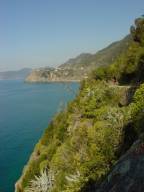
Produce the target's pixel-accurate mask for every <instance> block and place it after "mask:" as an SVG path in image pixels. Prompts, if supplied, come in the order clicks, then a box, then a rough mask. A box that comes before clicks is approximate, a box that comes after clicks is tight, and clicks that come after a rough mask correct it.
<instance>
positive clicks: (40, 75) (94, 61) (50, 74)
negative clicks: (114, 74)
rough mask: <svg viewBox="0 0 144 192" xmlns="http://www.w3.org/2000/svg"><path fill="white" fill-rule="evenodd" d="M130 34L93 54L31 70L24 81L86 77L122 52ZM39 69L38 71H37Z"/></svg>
mask: <svg viewBox="0 0 144 192" xmlns="http://www.w3.org/2000/svg"><path fill="white" fill-rule="evenodd" d="M130 42H131V36H130V35H127V36H126V37H125V38H123V39H122V40H120V41H116V42H114V43H112V44H110V45H109V46H107V47H106V48H104V49H102V50H100V51H98V52H97V53H95V54H91V53H82V54H80V55H78V56H77V57H75V58H70V59H69V60H68V61H66V62H65V63H64V64H62V65H60V66H58V67H57V68H55V69H53V70H49V71H46V70H45V69H43V68H41V69H37V70H33V71H32V73H31V74H30V75H29V76H28V77H27V78H26V82H55V81H66V82H67V81H80V80H82V79H85V78H87V77H88V74H89V73H90V72H91V71H92V70H93V69H95V68H96V67H99V66H102V65H109V64H110V63H111V62H113V61H114V60H115V59H116V58H117V57H118V56H119V55H120V54H121V53H122V52H124V51H125V50H126V49H127V47H128V45H129V43H130ZM38 70H39V72H38Z"/></svg>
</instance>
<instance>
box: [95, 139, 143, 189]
mask: <svg viewBox="0 0 144 192" xmlns="http://www.w3.org/2000/svg"><path fill="white" fill-rule="evenodd" d="M143 191H144V136H142V137H141V138H140V139H139V140H137V141H136V142H135V143H134V144H133V145H132V147H131V148H130V150H128V152H127V153H126V154H125V155H124V156H122V157H121V158H120V160H119V161H118V162H117V164H116V165H115V166H114V168H113V170H112V171H111V173H110V174H109V175H108V177H107V179H106V180H105V181H104V182H103V184H102V185H101V187H100V188H99V189H98V190H96V192H143Z"/></svg>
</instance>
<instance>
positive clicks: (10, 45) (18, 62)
mask: <svg viewBox="0 0 144 192" xmlns="http://www.w3.org/2000/svg"><path fill="white" fill-rule="evenodd" d="M142 14H144V0H0V71H6V70H19V69H21V68H24V67H30V68H38V67H44V66H58V65H60V64H62V63H64V62H65V61H67V60H68V59H69V58H72V57H75V56H77V55H79V54H81V53H95V52H97V51H98V50H100V49H102V48H104V47H106V46H107V45H109V44H110V43H112V42H114V41H117V40H120V39H122V38H123V37H124V36H125V35H127V34H128V33H129V28H130V26H131V25H132V24H133V22H134V19H135V18H137V17H139V16H141V15H142Z"/></svg>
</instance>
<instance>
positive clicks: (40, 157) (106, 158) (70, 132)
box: [19, 18, 144, 192]
mask: <svg viewBox="0 0 144 192" xmlns="http://www.w3.org/2000/svg"><path fill="white" fill-rule="evenodd" d="M143 30H144V19H142V18H141V19H140V20H139V21H137V22H136V25H135V27H134V28H133V33H132V36H133V39H134V41H133V42H132V43H131V45H130V47H129V49H128V50H127V52H126V53H125V54H123V55H121V56H120V57H119V59H118V60H117V61H115V62H114V63H113V64H112V65H110V66H108V67H101V68H99V69H97V70H95V72H93V74H92V75H91V76H90V77H89V79H88V80H85V81H83V83H82V85H81V89H80V92H79V95H78V96H77V97H76V99H75V100H74V101H73V102H71V103H70V104H69V105H68V107H67V109H65V111H63V112H61V113H59V114H58V115H57V116H55V118H54V119H53V121H52V122H51V124H50V125H49V127H48V129H46V131H45V133H44V135H43V137H42V138H41V139H40V141H39V143H38V144H37V145H36V147H35V150H34V153H33V155H32V157H31V159H30V161H29V163H28V166H27V168H26V169H25V171H24V174H23V176H22V178H21V188H20V189H19V191H25V192H26V190H24V189H26V188H27V186H28V185H29V182H30V181H32V182H33V181H34V183H35V177H36V175H39V173H40V171H41V170H45V169H50V170H53V173H56V174H54V183H53V188H51V191H52V192H60V191H63V192H79V191H84V190H86V188H87V186H88V185H89V183H97V184H99V183H100V182H101V180H102V179H103V178H104V177H105V176H106V175H107V173H108V172H109V171H110V169H111V167H112V166H113V165H114V164H115V162H116V161H117V160H118V158H119V157H120V156H121V155H122V154H123V153H124V152H125V151H126V150H127V149H128V148H129V147H130V146H131V144H132V143H133V142H134V140H135V139H136V138H137V137H139V135H141V133H143V132H144V130H143V123H144V120H143V119H144V99H143V98H144V97H143V95H144V84H142V83H143V80H144V79H143V77H144V74H143V70H142V69H143V67H144V45H143V34H144V31H143ZM139 31H140V32H139ZM137 33H138V34H137ZM113 78H114V80H117V81H118V83H119V84H118V85H117V84H116V83H115V82H113ZM125 84H127V85H128V86H124V85H125ZM140 84H141V86H140V87H139V85H140ZM131 85H132V87H131ZM131 89H134V90H133V91H131ZM135 90H136V92H135ZM134 92H135V94H134ZM129 94H131V95H130V96H131V98H132V97H133V99H132V100H130V99H129ZM133 94H134V96H133ZM40 177H41V176H37V177H36V178H40Z"/></svg>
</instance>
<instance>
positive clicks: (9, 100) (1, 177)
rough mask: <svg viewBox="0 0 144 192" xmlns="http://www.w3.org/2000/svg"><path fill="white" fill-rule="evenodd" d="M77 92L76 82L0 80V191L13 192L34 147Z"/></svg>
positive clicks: (77, 85)
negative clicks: (34, 82)
mask: <svg viewBox="0 0 144 192" xmlns="http://www.w3.org/2000/svg"><path fill="white" fill-rule="evenodd" d="M78 90H79V83H43V84H40V83H39V84H29V83H25V82H23V81H22V80H0V192H14V185H15V182H16V181H17V180H18V178H19V177H20V175H21V174H22V170H23V168H24V166H25V164H26V163H27V161H28V159H29V157H30V154H31V153H32V151H33V149H34V146H35V144H36V143H37V142H38V140H39V139H40V138H41V136H42V134H43V132H44V130H45V129H46V128H47V127H48V124H49V123H50V121H51V120H52V118H53V117H54V115H55V114H56V113H57V112H60V111H61V110H63V108H64V107H65V106H66V105H67V103H68V102H70V101H71V100H72V99H74V98H75V96H76V94H77V93H78Z"/></svg>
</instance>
